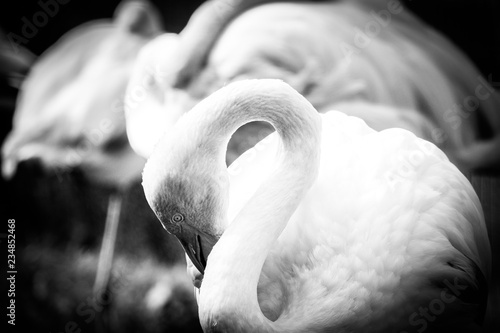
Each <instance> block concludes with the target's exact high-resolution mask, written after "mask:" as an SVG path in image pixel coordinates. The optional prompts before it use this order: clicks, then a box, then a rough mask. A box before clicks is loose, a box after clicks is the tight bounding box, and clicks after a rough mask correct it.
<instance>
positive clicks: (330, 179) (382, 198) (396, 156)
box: [143, 80, 490, 332]
mask: <svg viewBox="0 0 500 333" xmlns="http://www.w3.org/2000/svg"><path fill="white" fill-rule="evenodd" d="M254 120H264V121H268V122H269V123H271V124H272V125H273V126H274V127H275V128H276V133H273V134H271V135H270V136H269V137H268V138H266V139H265V140H264V141H263V142H261V143H259V144H258V145H257V146H256V147H255V148H254V149H252V150H251V151H249V152H248V153H245V154H243V155H242V156H241V157H240V158H238V159H237V160H236V161H235V162H234V163H233V164H232V165H231V166H230V167H229V169H227V168H226V165H225V159H224V158H225V150H226V147H227V143H228V141H229V138H230V136H231V134H232V133H233V132H234V131H236V129H237V128H238V127H240V126H241V125H243V124H245V123H247V122H249V121H254ZM143 187H144V191H145V194H146V198H147V200H148V202H149V204H150V206H151V208H152V209H153V210H154V211H155V213H156V215H157V216H158V218H159V220H160V221H161V223H162V225H163V227H164V228H165V229H166V230H167V231H168V232H170V233H172V234H174V235H175V236H176V237H177V238H178V239H179V241H180V243H181V244H182V245H183V246H184V249H185V251H186V253H187V254H188V255H189V257H190V259H191V260H192V262H193V263H194V265H195V266H196V267H197V268H198V270H200V271H201V272H202V273H204V278H203V282H202V284H201V288H200V295H199V299H198V305H199V315H200V321H201V324H202V326H203V328H204V330H205V332H367V331H370V332H389V331H390V332H393V331H394V332H403V331H405V332H410V331H417V330H422V329H425V330H426V332H443V331H449V330H451V329H453V330H454V331H457V332H470V331H473V330H477V329H480V325H481V322H482V317H483V315H484V311H485V307H486V298H487V296H486V295H487V287H486V286H487V280H488V277H489V272H490V248H489V242H488V235H487V231H486V227H485V224H484V218H483V213H482V209H481V204H480V202H479V200H478V198H477V196H476V194H475V192H474V190H473V188H472V186H471V184H470V183H469V181H468V180H467V179H466V178H465V176H463V174H462V173H461V172H460V171H459V169H458V168H457V167H456V166H455V165H453V164H452V163H451V162H450V161H449V159H448V158H447V157H446V155H445V154H444V153H443V152H442V151H441V150H440V149H439V148H437V147H436V146H435V145H434V144H432V143H430V142H428V141H425V140H423V139H421V138H418V137H416V136H415V135H414V134H413V133H411V132H409V131H407V130H403V129H387V130H383V131H380V132H379V131H375V130H373V129H371V128H370V127H369V126H367V125H366V123H365V122H364V121H363V120H361V119H359V118H356V117H352V116H347V115H346V114H344V113H341V112H337V111H331V112H326V113H325V114H319V113H318V112H317V111H316V110H315V108H314V107H313V106H312V105H311V104H310V103H309V102H308V101H307V100H306V99H305V98H304V97H303V96H301V95H300V94H299V93H297V92H296V91H295V90H294V89H293V88H291V87H290V86H289V85H287V84H285V83H283V82H281V81H279V80H243V81H240V82H235V83H231V84H229V85H227V86H226V87H224V88H222V89H220V90H218V91H217V92H215V93H213V94H212V95H210V96H209V97H208V98H206V99H204V100H203V101H202V102H200V103H199V104H197V105H196V106H195V107H194V108H193V109H192V110H191V111H190V112H188V113H186V114H185V115H184V116H183V117H182V118H181V119H180V120H179V121H178V123H177V124H176V125H175V128H174V130H173V131H171V132H169V133H166V134H165V136H164V137H162V139H161V140H160V141H159V142H158V144H157V146H156V148H155V150H154V152H153V154H152V155H151V157H150V158H149V159H148V162H147V163H146V166H145V169H144V172H143ZM214 244H215V245H214ZM422 309H424V310H422ZM422 311H424V312H422ZM425 311H427V312H425Z"/></svg>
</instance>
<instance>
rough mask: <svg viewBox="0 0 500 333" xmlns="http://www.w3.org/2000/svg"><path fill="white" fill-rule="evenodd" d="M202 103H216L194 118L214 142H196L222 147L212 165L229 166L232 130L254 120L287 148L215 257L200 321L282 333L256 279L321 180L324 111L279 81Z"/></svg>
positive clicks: (231, 90)
mask: <svg viewBox="0 0 500 333" xmlns="http://www.w3.org/2000/svg"><path fill="white" fill-rule="evenodd" d="M217 94H224V97H225V98H227V96H229V101H228V103H225V104H224V105H213V102H214V101H216V100H217V99H218V96H216V95H217ZM227 100H228V99H226V101H227ZM202 103H205V104H207V103H209V104H212V105H209V106H207V105H203V106H202V108H203V109H206V108H207V107H208V108H210V109H211V111H212V110H213V109H214V107H215V109H216V110H215V111H214V112H210V114H208V113H207V114H208V117H209V118H210V119H211V120H210V121H209V120H208V118H207V117H206V116H204V115H202V114H201V112H198V113H197V114H195V113H193V114H191V115H190V116H192V117H195V116H196V115H197V116H198V117H201V118H198V125H197V129H198V130H199V133H200V134H199V135H200V139H201V138H205V140H206V138H211V139H210V140H208V141H205V142H203V143H200V141H198V140H193V141H198V144H197V145H198V146H199V145H200V144H201V145H203V146H205V148H204V149H203V151H205V150H206V149H208V151H210V147H212V148H213V147H216V149H217V151H216V152H215V155H216V156H218V157H217V158H218V159H219V161H218V162H217V161H215V160H214V161H212V163H217V165H219V166H221V165H223V158H224V155H225V147H226V145H227V141H229V138H230V136H231V134H232V133H234V131H236V129H237V128H238V127H240V126H241V125H243V124H244V123H247V122H249V121H254V120H263V121H268V122H269V123H271V124H272V125H273V126H274V127H275V128H276V131H277V133H278V135H279V137H280V138H281V146H280V150H279V152H278V156H277V157H276V168H275V169H274V172H272V173H271V176H270V177H269V178H268V179H262V185H261V186H260V187H259V189H258V190H257V192H256V193H255V194H254V196H253V197H252V198H251V199H250V200H249V202H248V203H247V205H246V206H245V207H244V208H243V209H242V210H241V211H240V212H239V214H238V215H237V216H236V218H235V219H234V221H232V222H231V224H230V225H229V226H228V228H227V229H226V230H225V231H224V233H223V235H222V236H221V238H220V239H219V241H218V243H217V244H216V245H215V247H214V248H213V250H212V252H211V254H210V256H209V258H208V264H207V269H206V271H205V276H204V281H203V285H202V288H201V291H200V297H199V311H200V320H201V321H202V325H203V326H204V327H205V329H207V330H208V331H220V330H222V331H234V332H236V331H238V332H246V331H254V332H268V331H269V332H275V331H280V329H279V328H278V326H277V323H273V322H271V321H269V320H268V319H267V318H266V317H265V316H264V315H263V313H262V311H261V309H260V307H259V304H258V300H257V283H258V280H259V277H260V273H261V270H262V266H263V264H264V261H265V260H266V257H267V255H268V253H269V251H270V249H271V248H272V246H273V244H274V243H275V241H276V239H277V238H278V236H279V235H280V234H281V232H282V231H283V229H284V227H285V226H286V224H287V223H288V220H289V219H290V217H291V215H292V214H293V213H294V211H295V209H296V208H297V206H298V205H299V203H300V201H301V200H302V198H303V196H304V194H305V192H306V191H307V190H308V189H309V188H310V186H311V185H312V183H313V182H314V180H315V179H316V174H317V170H318V166H319V158H320V137H321V119H320V116H319V114H318V113H317V111H316V110H315V109H314V108H313V107H312V105H311V104H310V103H309V102H308V101H307V100H306V99H305V98H304V97H302V96H301V95H299V94H298V93H297V92H296V91H294V90H293V89H292V88H290V87H289V86H288V85H286V84H284V83H282V82H281V81H278V80H255V81H247V82H245V83H233V84H232V85H230V86H228V87H226V88H224V89H222V90H221V91H219V92H217V93H215V94H214V95H212V97H210V98H208V99H207V100H205V101H203V102H202ZM193 111H196V110H195V109H193ZM214 115H215V119H214V118H213V117H214ZM192 117H191V118H192ZM193 120H194V119H193ZM212 152H213V153H214V151H213V149H212ZM198 163H199V162H198ZM206 163H210V162H209V161H206ZM209 168H210V167H209ZM224 169H225V167H224ZM256 325H258V326H257V327H256ZM211 329H212V330H211ZM287 331H290V330H289V329H287Z"/></svg>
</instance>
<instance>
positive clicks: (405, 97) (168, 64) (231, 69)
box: [127, 0, 500, 172]
mask: <svg viewBox="0 0 500 333" xmlns="http://www.w3.org/2000/svg"><path fill="white" fill-rule="evenodd" d="M273 2H274V1H269V0H268V1H262V0H261V1H259V0H225V1H222V0H221V1H208V2H207V3H206V4H204V5H203V6H201V7H200V8H199V9H198V10H197V11H196V12H195V13H194V14H193V15H192V18H191V19H190V21H189V22H188V24H187V25H186V27H185V28H184V29H183V30H182V31H181V33H180V34H179V35H173V34H168V37H165V36H162V37H158V39H157V40H156V41H152V42H151V45H150V47H149V48H148V50H145V51H144V54H143V56H144V59H147V61H145V62H144V63H147V64H148V68H150V69H149V70H148V71H146V70H145V69H144V66H142V67H141V66H138V67H136V70H137V71H138V72H141V71H142V73H143V74H142V75H143V76H148V75H149V76H151V77H154V78H153V79H151V81H153V82H156V83H155V85H154V88H151V90H148V89H149V88H148V86H147V85H146V86H145V85H144V84H140V83H137V81H135V80H131V82H130V84H129V86H128V88H127V89H128V92H129V93H130V92H131V91H132V92H133V91H134V90H136V89H137V87H142V86H145V91H146V94H147V95H148V96H150V97H147V98H144V100H149V101H150V102H151V103H153V104H154V105H155V107H154V108H153V107H142V106H141V103H130V104H131V105H132V107H131V109H132V111H130V113H131V114H134V115H133V116H132V118H133V121H130V122H127V133H128V135H129V139H130V142H131V144H132V146H133V147H140V150H138V151H139V153H140V154H141V155H142V156H145V157H148V156H149V154H150V153H151V151H152V149H153V147H154V143H155V142H157V140H158V138H159V137H160V136H161V134H162V132H163V131H168V130H169V129H170V128H171V127H172V126H173V124H175V122H176V121H177V119H178V118H179V117H180V115H182V114H183V113H185V112H187V111H188V110H190V109H191V108H192V107H193V106H194V105H195V104H196V103H197V102H199V101H200V100H202V99H203V98H205V97H207V96H208V95H209V94H210V93H212V92H214V91H216V90H217V89H219V88H221V87H222V86H224V85H225V84H227V83H229V82H234V81H238V80H242V79H249V78H278V79H282V80H284V81H286V82H287V83H289V84H290V85H292V87H294V88H295V89H296V90H297V91H299V93H301V94H303V95H304V96H305V97H306V98H307V99H308V100H310V101H311V103H312V104H313V105H314V106H315V108H316V109H317V110H318V111H319V112H326V111H328V110H331V109H338V110H342V111H343V112H346V113H349V114H351V115H355V116H357V117H361V118H363V119H364V120H365V121H366V122H367V123H368V125H369V126H371V127H373V128H375V129H377V130H382V129H386V128H392V127H400V128H405V129H408V130H410V131H412V132H414V133H415V134H416V135H417V136H419V137H421V138H424V139H426V140H429V141H431V142H433V143H435V144H436V145H438V147H439V148H440V149H442V150H443V151H445V153H447V155H448V157H449V158H450V159H452V161H453V162H454V163H455V164H456V165H457V166H459V167H460V168H461V170H463V172H469V171H471V170H474V169H478V168H484V167H491V166H496V165H498V164H500V155H499V154H498V152H499V151H500V149H498V147H500V139H499V135H500V116H499V113H498V112H497V111H496V110H498V108H499V106H500V96H499V94H498V92H496V91H495V90H494V89H493V88H492V87H491V86H490V85H489V84H488V83H487V82H486V80H485V79H484V78H483V77H482V76H481V74H480V72H479V71H478V69H477V68H476V67H475V66H474V64H472V62H471V61H470V60H469V59H468V58H467V57H466V56H465V55H464V54H463V52H461V51H460V50H459V49H458V48H457V47H455V46H454V45H453V44H452V43H451V42H450V41H449V40H448V39H447V38H445V37H444V36H443V35H441V34H440V33H438V32H437V31H435V30H434V29H432V28H431V27H430V26H429V25H427V24H426V23H425V22H423V21H422V20H420V19H419V18H417V17H416V16H415V15H414V14H413V13H411V12H410V11H409V10H408V9H406V8H405V7H404V6H402V5H401V6H399V7H398V9H397V10H393V11H392V12H389V8H393V7H391V6H392V5H391V3H392V2H391V1H384V0H381V1H373V0H360V1H347V0H346V1H315V2H296V1H287V2H276V3H273ZM381 12H385V13H387V14H388V16H386V17H385V18H381V17H380V16H378V17H377V15H378V14H377V13H381ZM374 13H375V15H374ZM381 15H382V14H381ZM384 15H386V14H384ZM387 17H388V18H387ZM381 20H382V23H380V22H381ZM383 20H385V21H383ZM384 22H385V23H384ZM374 26H375V28H376V29H375V28H373V27H374ZM370 29H372V30H370ZM373 31H375V32H373ZM160 55H163V57H162V56H160ZM151 68H153V69H154V70H156V72H151ZM152 73H154V74H152ZM136 77H141V75H140V74H137V75H136ZM141 82H142V81H141ZM158 92H160V93H158ZM129 93H127V94H129ZM150 105H151V104H150ZM153 109H155V110H159V111H158V112H155V113H156V115H154V114H153V112H152V110H153ZM127 117H128V115H127ZM141 117H142V118H143V120H142V121H138V120H137V119H139V118H141ZM481 119H485V120H486V122H487V126H489V127H490V132H491V133H493V135H492V136H491V137H488V138H485V137H483V133H482V132H481V130H480V127H479V125H478V123H479V122H480V121H481ZM129 124H130V125H129ZM158 124H162V125H163V126H158ZM157 128H161V130H156V129H157ZM146 138H148V140H146Z"/></svg>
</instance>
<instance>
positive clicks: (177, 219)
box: [171, 213, 184, 223]
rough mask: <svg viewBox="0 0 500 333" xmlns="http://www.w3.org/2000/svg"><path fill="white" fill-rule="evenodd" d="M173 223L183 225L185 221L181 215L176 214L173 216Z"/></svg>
mask: <svg viewBox="0 0 500 333" xmlns="http://www.w3.org/2000/svg"><path fill="white" fill-rule="evenodd" d="M171 220H172V222H174V223H181V222H182V221H184V216H183V215H182V214H180V213H175V214H174V215H173V216H172V219H171Z"/></svg>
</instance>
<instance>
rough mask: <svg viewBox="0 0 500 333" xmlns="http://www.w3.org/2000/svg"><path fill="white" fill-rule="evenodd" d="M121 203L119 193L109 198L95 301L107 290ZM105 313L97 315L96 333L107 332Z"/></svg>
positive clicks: (96, 281) (98, 264) (95, 288)
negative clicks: (98, 332) (99, 332)
mask: <svg viewBox="0 0 500 333" xmlns="http://www.w3.org/2000/svg"><path fill="white" fill-rule="evenodd" d="M122 201H123V200H122V195H121V193H120V192H118V193H113V194H111V196H110V197H109V202H108V209H107V215H106V222H105V226H104V235H103V237H102V243H101V250H100V253H99V261H98V263H97V273H96V278H95V281H94V287H93V295H94V298H95V299H100V298H102V297H103V295H104V294H105V293H106V292H107V291H108V288H109V281H110V278H111V272H112V268H113V255H114V250H115V243H116V235H117V231H118V224H119V222H120V212H121V206H122ZM108 306H109V304H108ZM106 313H107V311H106V309H103V310H102V312H101V313H98V314H97V317H96V327H97V330H98V331H101V332H104V331H108V330H107V329H106V326H107V325H106V324H105V323H106V322H107V320H105V317H106Z"/></svg>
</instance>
